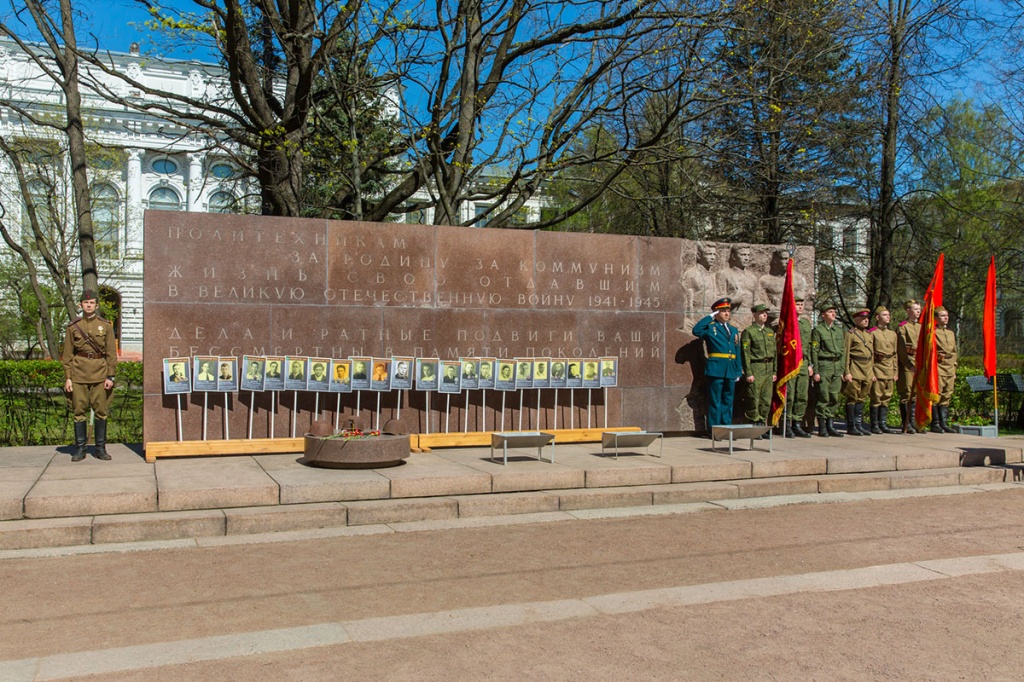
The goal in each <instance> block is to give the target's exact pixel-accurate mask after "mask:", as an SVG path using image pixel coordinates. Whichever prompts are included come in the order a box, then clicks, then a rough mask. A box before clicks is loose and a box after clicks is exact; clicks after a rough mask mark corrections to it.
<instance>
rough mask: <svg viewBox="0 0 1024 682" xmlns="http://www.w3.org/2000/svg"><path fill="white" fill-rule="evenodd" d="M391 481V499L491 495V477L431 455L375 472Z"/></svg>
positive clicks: (421, 456) (421, 455)
mask: <svg viewBox="0 0 1024 682" xmlns="http://www.w3.org/2000/svg"><path fill="white" fill-rule="evenodd" d="M374 471H376V472H378V473H379V474H380V475H381V476H383V477H385V478H387V479H388V480H390V481H391V497H393V498H400V497H435V496H440V495H473V494H477V493H489V492H491V476H490V474H487V473H485V472H483V471H480V470H479V469H474V468H472V467H469V466H466V465H463V464H459V463H457V462H453V461H451V460H450V459H445V458H444V457H440V456H438V455H436V454H434V453H432V452H419V453H414V454H413V455H412V456H410V457H409V459H407V460H406V461H405V464H403V465H401V466H396V467H389V468H386V469H375V470H374Z"/></svg>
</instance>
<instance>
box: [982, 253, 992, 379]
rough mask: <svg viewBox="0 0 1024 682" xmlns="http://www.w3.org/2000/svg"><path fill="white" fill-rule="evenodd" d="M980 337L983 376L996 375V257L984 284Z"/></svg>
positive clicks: (989, 266)
mask: <svg viewBox="0 0 1024 682" xmlns="http://www.w3.org/2000/svg"><path fill="white" fill-rule="evenodd" d="M981 335H982V337H983V339H984V342H985V350H984V352H983V354H982V364H983V365H984V366H985V376H986V377H988V378H990V379H991V378H992V377H994V376H995V374H996V257H995V256H992V260H991V261H990V262H989V264H988V281H987V282H985V313H984V317H983V319H982V323H981Z"/></svg>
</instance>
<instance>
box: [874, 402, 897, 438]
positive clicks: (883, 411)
mask: <svg viewBox="0 0 1024 682" xmlns="http://www.w3.org/2000/svg"><path fill="white" fill-rule="evenodd" d="M879 428H881V429H882V432H883V433H900V430H899V429H894V428H892V427H891V426H889V408H887V407H886V406H882V407H881V408H879Z"/></svg>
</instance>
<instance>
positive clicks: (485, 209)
mask: <svg viewBox="0 0 1024 682" xmlns="http://www.w3.org/2000/svg"><path fill="white" fill-rule="evenodd" d="M473 211H474V213H473V215H474V216H475V217H477V218H480V220H478V221H476V222H475V223H473V224H474V225H476V226H477V227H483V226H485V225H486V224H487V223H488V222H490V217H491V216H490V214H491V213H493V212H494V204H473ZM481 216H483V217H481Z"/></svg>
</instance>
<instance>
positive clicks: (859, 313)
mask: <svg viewBox="0 0 1024 682" xmlns="http://www.w3.org/2000/svg"><path fill="white" fill-rule="evenodd" d="M870 314H871V308H856V309H854V311H853V316H854V317H860V316H862V315H870Z"/></svg>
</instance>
